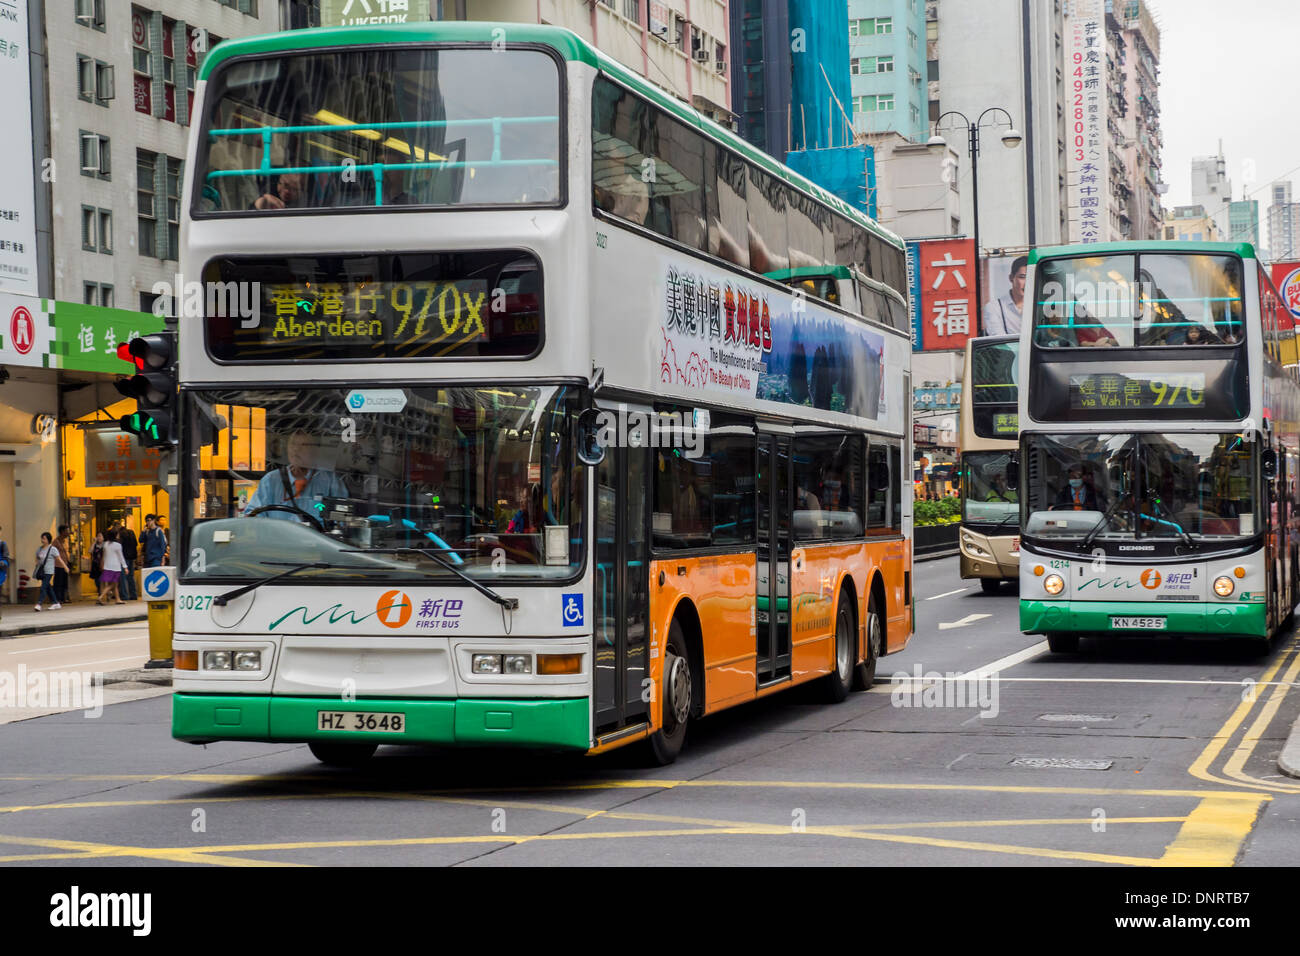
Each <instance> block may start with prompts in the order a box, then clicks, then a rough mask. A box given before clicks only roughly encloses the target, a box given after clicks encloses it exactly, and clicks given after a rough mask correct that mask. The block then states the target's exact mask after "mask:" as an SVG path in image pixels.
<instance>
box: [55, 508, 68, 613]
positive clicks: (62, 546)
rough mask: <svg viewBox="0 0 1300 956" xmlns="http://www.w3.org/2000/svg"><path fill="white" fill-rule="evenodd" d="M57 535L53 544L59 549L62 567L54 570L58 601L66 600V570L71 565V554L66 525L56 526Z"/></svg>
mask: <svg viewBox="0 0 1300 956" xmlns="http://www.w3.org/2000/svg"><path fill="white" fill-rule="evenodd" d="M57 530H58V532H59V536H58V537H57V538H55V539H54V546H55V547H56V548H58V549H59V557H60V558H62V559H63V567H61V568H59V569H58V570H57V571H55V572H54V596H55V597H56V598H58V600H60V601H66V600H68V571H69V569H71V567H72V556H71V555H70V554H69V552H68V526H67V525H66V524H61V525H59V527H58V529H57Z"/></svg>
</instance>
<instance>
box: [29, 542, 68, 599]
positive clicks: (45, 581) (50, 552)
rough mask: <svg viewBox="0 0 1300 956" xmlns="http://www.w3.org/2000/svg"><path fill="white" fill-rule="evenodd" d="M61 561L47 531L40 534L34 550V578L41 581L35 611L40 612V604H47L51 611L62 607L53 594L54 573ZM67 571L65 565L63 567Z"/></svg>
mask: <svg viewBox="0 0 1300 956" xmlns="http://www.w3.org/2000/svg"><path fill="white" fill-rule="evenodd" d="M62 562H63V559H62V558H61V557H59V549H58V548H56V547H55V546H54V538H53V537H51V535H50V533H49V532H48V531H42V532H41V546H40V547H39V548H37V549H36V576H37V577H38V578H40V581H41V593H40V596H39V597H37V599H36V610H38V611H39V610H41V603H42V602H44V603H47V604H49V606H50V610H51V611H57V610H58V609H59V608H61V607H63V605H62V604H60V603H59V599H58V597H57V596H56V595H55V593H54V572H55V571H57V570H58V567H59V565H60V564H61V563H62ZM64 569H65V570H66V569H67V565H66V564H65V565H64Z"/></svg>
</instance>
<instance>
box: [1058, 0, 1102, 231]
mask: <svg viewBox="0 0 1300 956" xmlns="http://www.w3.org/2000/svg"><path fill="white" fill-rule="evenodd" d="M1105 15H1106V4H1105V3H1103V0H1074V2H1073V3H1072V4H1071V5H1070V8H1069V16H1068V18H1067V20H1066V24H1065V68H1066V71H1067V73H1066V87H1065V91H1066V102H1067V103H1068V106H1067V110H1068V112H1067V115H1066V127H1067V130H1068V132H1067V134H1066V135H1067V137H1068V140H1069V141H1068V143H1067V144H1066V179H1067V180H1068V181H1069V183H1070V187H1069V191H1070V196H1069V217H1070V220H1069V224H1070V228H1069V241H1070V242H1071V243H1092V242H1105V241H1106V240H1107V239H1108V238H1109V233H1108V231H1107V224H1108V222H1109V216H1110V213H1109V211H1108V209H1107V197H1108V196H1109V195H1110V153H1109V151H1108V150H1107V148H1106V29H1105Z"/></svg>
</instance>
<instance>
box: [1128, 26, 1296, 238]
mask: <svg viewBox="0 0 1300 956" xmlns="http://www.w3.org/2000/svg"><path fill="white" fill-rule="evenodd" d="M1149 2H1150V6H1151V9H1152V10H1153V12H1154V13H1155V16H1156V20H1157V22H1158V23H1159V24H1160V123H1161V126H1162V128H1163V131H1164V144H1165V145H1164V150H1163V151H1162V153H1161V159H1162V161H1163V176H1164V180H1165V182H1167V183H1168V184H1169V192H1168V193H1166V194H1165V196H1164V197H1163V199H1164V204H1165V208H1166V209H1172V208H1173V207H1174V206H1179V205H1186V204H1187V203H1190V202H1191V201H1192V172H1191V169H1192V158H1193V157H1194V156H1212V155H1214V154H1215V153H1217V152H1218V150H1219V145H1218V144H1219V140H1220V139H1222V140H1223V153H1224V156H1226V157H1227V174H1228V178H1229V179H1230V180H1231V181H1232V198H1233V199H1240V198H1242V187H1243V186H1245V187H1246V188H1247V189H1248V190H1249V191H1250V193H1251V195H1250V197H1249V198H1251V199H1257V200H1259V202H1260V210H1259V214H1260V229H1261V232H1263V231H1264V230H1265V228H1266V226H1265V222H1266V218H1265V217H1266V215H1267V212H1266V210H1267V207H1268V203H1269V194H1268V186H1269V184H1271V183H1272V182H1273V181H1274V180H1275V179H1290V180H1292V181H1293V182H1294V183H1295V191H1296V197H1295V198H1297V199H1300V169H1295V168H1294V167H1297V166H1300V125H1297V124H1296V122H1295V115H1296V114H1295V95H1296V92H1297V89H1298V88H1300V82H1298V80H1297V75H1296V58H1295V52H1296V46H1295V41H1296V36H1297V31H1300V3H1298V2H1297V0H1235V2H1233V3H1224V2H1222V0H1149ZM1250 180H1253V182H1251V181H1250ZM1256 190H1258V192H1257V191H1256ZM1261 238H1262V239H1263V240H1264V242H1265V243H1267V241H1268V240H1267V236H1266V235H1265V236H1261Z"/></svg>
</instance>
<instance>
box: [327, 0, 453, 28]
mask: <svg viewBox="0 0 1300 956" xmlns="http://www.w3.org/2000/svg"><path fill="white" fill-rule="evenodd" d="M429 5H430V0H321V5H320V25H321V26H323V27H356V26H365V25H367V24H372V23H419V22H423V21H427V20H428V19H429Z"/></svg>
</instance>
